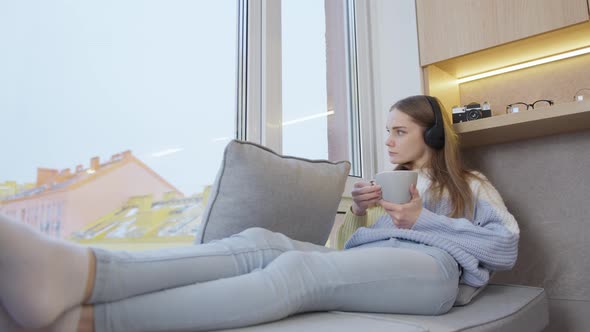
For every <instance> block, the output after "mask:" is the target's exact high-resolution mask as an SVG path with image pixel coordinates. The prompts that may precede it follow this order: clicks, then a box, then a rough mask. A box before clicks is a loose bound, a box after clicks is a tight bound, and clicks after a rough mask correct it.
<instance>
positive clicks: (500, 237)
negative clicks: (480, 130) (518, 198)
mask: <svg viewBox="0 0 590 332" xmlns="http://www.w3.org/2000/svg"><path fill="white" fill-rule="evenodd" d="M412 229H413V230H416V231H421V232H425V233H430V234H438V235H439V236H441V237H443V238H445V239H447V240H448V241H451V242H454V243H455V244H457V245H458V246H459V247H460V248H461V249H463V250H464V251H466V252H468V253H470V254H471V255H473V256H474V257H475V258H476V259H477V260H479V262H480V265H481V266H483V267H484V268H487V269H489V270H507V269H510V268H512V267H513V266H514V264H515V263H516V258H517V254H518V239H519V228H518V225H517V223H516V220H515V219H514V217H513V216H512V214H510V212H508V210H507V208H506V206H505V205H504V202H503V200H502V198H501V196H500V194H499V193H498V192H497V191H496V189H495V188H493V187H492V185H491V184H489V183H483V184H481V185H480V186H479V188H478V190H477V195H476V202H475V208H474V217H473V221H471V220H469V219H467V218H449V217H446V216H443V215H439V214H436V213H434V212H431V211H430V210H427V209H426V208H423V209H422V212H421V214H420V216H419V217H418V220H417V221H416V223H415V224H414V226H413V227H412Z"/></svg>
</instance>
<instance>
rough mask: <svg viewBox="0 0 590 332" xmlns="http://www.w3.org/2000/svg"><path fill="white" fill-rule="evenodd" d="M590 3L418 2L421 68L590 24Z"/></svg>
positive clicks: (536, 0)
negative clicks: (520, 40) (581, 24)
mask: <svg viewBox="0 0 590 332" xmlns="http://www.w3.org/2000/svg"><path fill="white" fill-rule="evenodd" d="M589 2H590V0H557V1H556V0H444V1H440V0H416V12H417V20H418V38H419V45H420V63H421V65H422V66H426V65H428V64H432V63H435V62H439V61H442V60H446V59H450V58H454V57H457V56H460V55H464V54H468V53H472V52H476V51H479V50H483V49H486V48H490V47H493V46H497V45H501V44H504V43H508V42H511V41H515V40H518V39H522V38H526V37H530V36H533V35H537V34H540V33H544V32H547V31H551V30H556V29H560V28H563V27H567V26H570V25H573V24H576V23H581V22H584V21H588V20H589V14H588V8H589V6H590V4H589Z"/></svg>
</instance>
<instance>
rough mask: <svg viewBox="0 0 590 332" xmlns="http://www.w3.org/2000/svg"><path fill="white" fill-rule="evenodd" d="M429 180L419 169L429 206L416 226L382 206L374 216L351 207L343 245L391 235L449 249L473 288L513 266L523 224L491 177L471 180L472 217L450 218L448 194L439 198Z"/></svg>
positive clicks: (341, 233)
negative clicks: (396, 219)
mask: <svg viewBox="0 0 590 332" xmlns="http://www.w3.org/2000/svg"><path fill="white" fill-rule="evenodd" d="M479 175H480V176H481V177H483V178H484V179H485V177H484V176H483V175H481V174H479ZM430 184H431V182H430V180H429V179H428V177H427V176H426V175H425V174H424V173H420V174H419V178H418V184H417V189H418V192H419V193H420V196H421V197H422V200H423V203H424V206H423V209H422V212H421V214H420V216H419V217H418V220H417V221H416V223H415V224H414V226H413V227H412V229H400V228H397V227H396V226H395V224H394V223H393V222H392V220H391V217H390V216H389V215H388V214H386V213H385V210H383V208H381V207H376V208H373V209H374V211H372V213H369V216H373V217H372V218H371V217H367V216H363V217H359V216H355V215H354V214H352V213H351V212H350V211H349V213H348V214H347V216H346V218H345V221H344V224H343V225H342V227H341V229H340V230H339V234H338V235H339V237H344V236H346V235H347V234H346V233H351V231H354V233H353V234H352V236H350V238H349V239H348V241H347V242H346V243H345V244H344V248H345V249H348V248H353V247H357V246H360V245H362V244H365V243H369V242H376V241H381V240H387V239H389V238H397V239H405V240H411V241H415V242H419V243H423V244H426V245H430V246H433V247H437V248H440V249H443V250H445V251H447V252H448V253H449V254H450V255H451V256H453V258H455V260H456V261H457V262H458V263H459V265H461V267H462V268H463V275H462V283H465V284H467V285H471V286H474V287H480V286H483V285H485V284H487V282H488V281H489V275H490V271H496V270H507V269H510V268H512V266H514V263H515V262H516V257H517V254H518V239H519V228H518V224H517V223H516V220H515V219H514V217H513V216H512V214H510V212H508V210H507V209H506V206H505V205H504V202H503V200H502V198H501V197H500V194H499V193H498V192H497V191H496V189H495V188H494V187H493V186H492V185H491V184H490V183H489V181H487V179H486V181H484V182H481V181H477V180H472V181H471V183H470V187H471V190H472V191H473V193H474V198H475V203H474V209H473V212H474V213H473V216H472V217H471V218H449V217H447V216H446V215H449V214H450V211H451V208H450V204H449V199H448V197H445V196H443V198H442V199H441V200H440V201H439V202H438V203H437V202H434V200H433V199H431V197H430V195H429V192H428V190H427V189H428V188H429V187H430ZM369 219H374V220H369ZM364 226H368V227H364ZM347 238H348V237H347Z"/></svg>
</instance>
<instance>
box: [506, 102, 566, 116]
mask: <svg viewBox="0 0 590 332" xmlns="http://www.w3.org/2000/svg"><path fill="white" fill-rule="evenodd" d="M553 104H554V102H553V100H549V99H540V100H537V101H535V102H533V103H532V104H527V103H525V102H522V101H519V102H516V103H512V104H509V105H507V106H506V113H518V111H519V110H520V108H521V107H523V108H525V107H526V109H527V110H528V109H535V106H537V107H546V106H551V105H553Z"/></svg>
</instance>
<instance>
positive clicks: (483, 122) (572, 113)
mask: <svg viewBox="0 0 590 332" xmlns="http://www.w3.org/2000/svg"><path fill="white" fill-rule="evenodd" d="M453 128H454V129H455V131H456V132H457V134H459V138H460V140H461V146H462V147H463V148H470V147H476V146H482V145H489V144H499V143H506V142H513V141H518V140H524V139H529V138H534V137H543V136H550V135H555V134H562V133H568V132H574V131H580V130H587V129H590V100H584V101H577V102H570V103H563V104H557V105H554V106H551V107H546V108H540V109H536V110H528V111H521V112H519V113H512V114H504V115H498V116H493V117H491V118H485V119H479V120H473V121H467V122H461V123H456V124H454V125H453Z"/></svg>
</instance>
